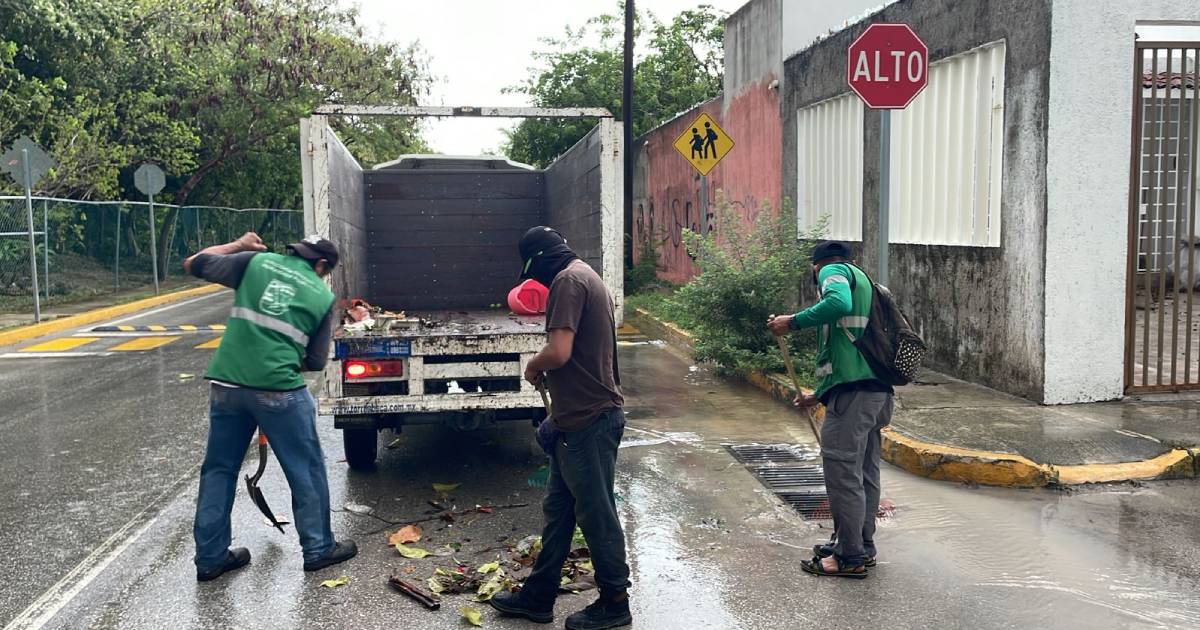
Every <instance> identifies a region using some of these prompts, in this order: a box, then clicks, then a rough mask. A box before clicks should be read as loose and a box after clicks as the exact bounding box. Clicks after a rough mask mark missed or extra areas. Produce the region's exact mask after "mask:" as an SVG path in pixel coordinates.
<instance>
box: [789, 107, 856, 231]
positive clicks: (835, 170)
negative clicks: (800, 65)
mask: <svg viewBox="0 0 1200 630" xmlns="http://www.w3.org/2000/svg"><path fill="white" fill-rule="evenodd" d="M796 148H797V156H796V157H797V160H796V171H797V179H798V182H797V188H796V196H797V199H796V215H797V216H796V220H797V226H798V227H799V230H800V231H801V232H804V231H806V230H808V229H810V228H812V227H813V226H815V225H817V224H818V223H819V222H820V221H821V219H822V218H824V217H826V216H828V217H829V226H828V232H827V233H826V237H827V238H831V239H837V240H843V241H861V240H862V238H863V236H862V214H863V203H862V197H863V104H862V101H861V100H859V98H858V96H857V95H855V94H853V93H847V94H843V95H841V96H838V97H835V98H832V99H829V100H826V101H821V102H820V103H815V104H813V105H809V106H808V107H804V108H802V109H800V110H799V111H798V112H797V113H796Z"/></svg>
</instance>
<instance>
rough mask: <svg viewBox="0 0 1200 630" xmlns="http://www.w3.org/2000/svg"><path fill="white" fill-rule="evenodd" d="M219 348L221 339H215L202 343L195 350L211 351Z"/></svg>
mask: <svg viewBox="0 0 1200 630" xmlns="http://www.w3.org/2000/svg"><path fill="white" fill-rule="evenodd" d="M219 347H221V338H220V337H217V338H216V339H213V340H211V341H205V342H204V343H202V344H200V345H198V346H196V349H197V350H212V349H214V348H219Z"/></svg>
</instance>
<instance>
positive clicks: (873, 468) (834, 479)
mask: <svg viewBox="0 0 1200 630" xmlns="http://www.w3.org/2000/svg"><path fill="white" fill-rule="evenodd" d="M891 420H892V395H891V394H888V393H885V392H864V391H844V392H839V393H836V394H834V395H833V398H831V399H830V400H829V405H828V406H826V407H825V424H824V425H823V426H822V427H821V461H822V465H823V467H824V469H825V488H826V490H827V491H828V492H829V510H830V512H832V513H833V524H834V528H835V531H837V545H836V546H835V547H834V553H835V554H837V556H838V557H840V558H841V559H842V563H843V564H845V565H849V566H857V565H861V564H863V563H864V562H865V561H866V557H867V556H874V555H875V514H876V513H877V512H878V511H879V430H880V429H882V428H883V427H886V426H887V425H888V423H889V422H891Z"/></svg>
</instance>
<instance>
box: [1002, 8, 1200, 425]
mask: <svg viewBox="0 0 1200 630" xmlns="http://www.w3.org/2000/svg"><path fill="white" fill-rule="evenodd" d="M1053 7H1054V10H1053V16H1052V18H1053V19H1052V22H1051V29H1052V33H1053V46H1052V47H1051V49H1050V100H1049V112H1048V115H1049V138H1048V141H1047V153H1048V163H1047V167H1046V171H1047V172H1046V181H1047V191H1046V206H1047V223H1046V235H1047V238H1046V265H1045V269H1044V276H1043V281H1044V282H1045V283H1046V285H1047V286H1049V287H1052V288H1051V290H1049V291H1047V292H1046V294H1045V317H1046V335H1045V337H1046V354H1045V373H1046V384H1045V397H1044V400H1045V402H1048V403H1071V402H1084V401H1092V400H1106V399H1112V398H1117V397H1119V396H1121V395H1122V393H1123V389H1124V387H1123V381H1122V374H1123V366H1124V357H1123V354H1122V353H1123V347H1124V340H1125V328H1124V322H1125V312H1124V310H1125V306H1124V296H1125V290H1126V281H1127V279H1126V271H1125V265H1126V256H1127V255H1128V240H1127V239H1128V231H1127V230H1128V225H1129V216H1128V214H1129V206H1128V204H1129V164H1130V121H1131V117H1132V115H1133V112H1132V107H1133V103H1132V98H1131V93H1130V81H1131V77H1130V73H1131V72H1133V66H1132V64H1133V59H1134V29H1135V27H1136V22H1137V20H1192V21H1198V20H1200V5H1198V4H1197V3H1196V2H1195V0H1137V1H1132V0H1089V1H1088V2H1081V1H1079V0H1055V1H1054V3H1053ZM1010 50H1011V48H1010ZM1083 156H1086V159H1081V157H1083Z"/></svg>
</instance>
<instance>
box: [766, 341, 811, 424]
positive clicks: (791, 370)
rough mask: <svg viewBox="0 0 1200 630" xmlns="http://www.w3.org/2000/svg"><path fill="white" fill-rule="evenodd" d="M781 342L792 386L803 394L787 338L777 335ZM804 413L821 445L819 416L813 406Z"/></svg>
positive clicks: (799, 393)
mask: <svg viewBox="0 0 1200 630" xmlns="http://www.w3.org/2000/svg"><path fill="white" fill-rule="evenodd" d="M775 340H776V341H778V342H779V352H780V354H782V355H783V364H784V365H786V366H787V372H788V377H790V378H791V379H792V387H795V388H796V395H797V396H803V395H804V390H803V389H801V388H800V379H798V378H796V368H795V367H793V366H792V357H791V353H789V352H788V347H787V340H786V339H784V338H783V337H775ZM804 412H805V413H804V415H806V416H807V417H808V427H809V428H810V429H812V433H813V437H815V438H817V446H820V445H821V430H820V428H818V427H817V418H816V416H814V415H813V408H812V407H805V409H804Z"/></svg>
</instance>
